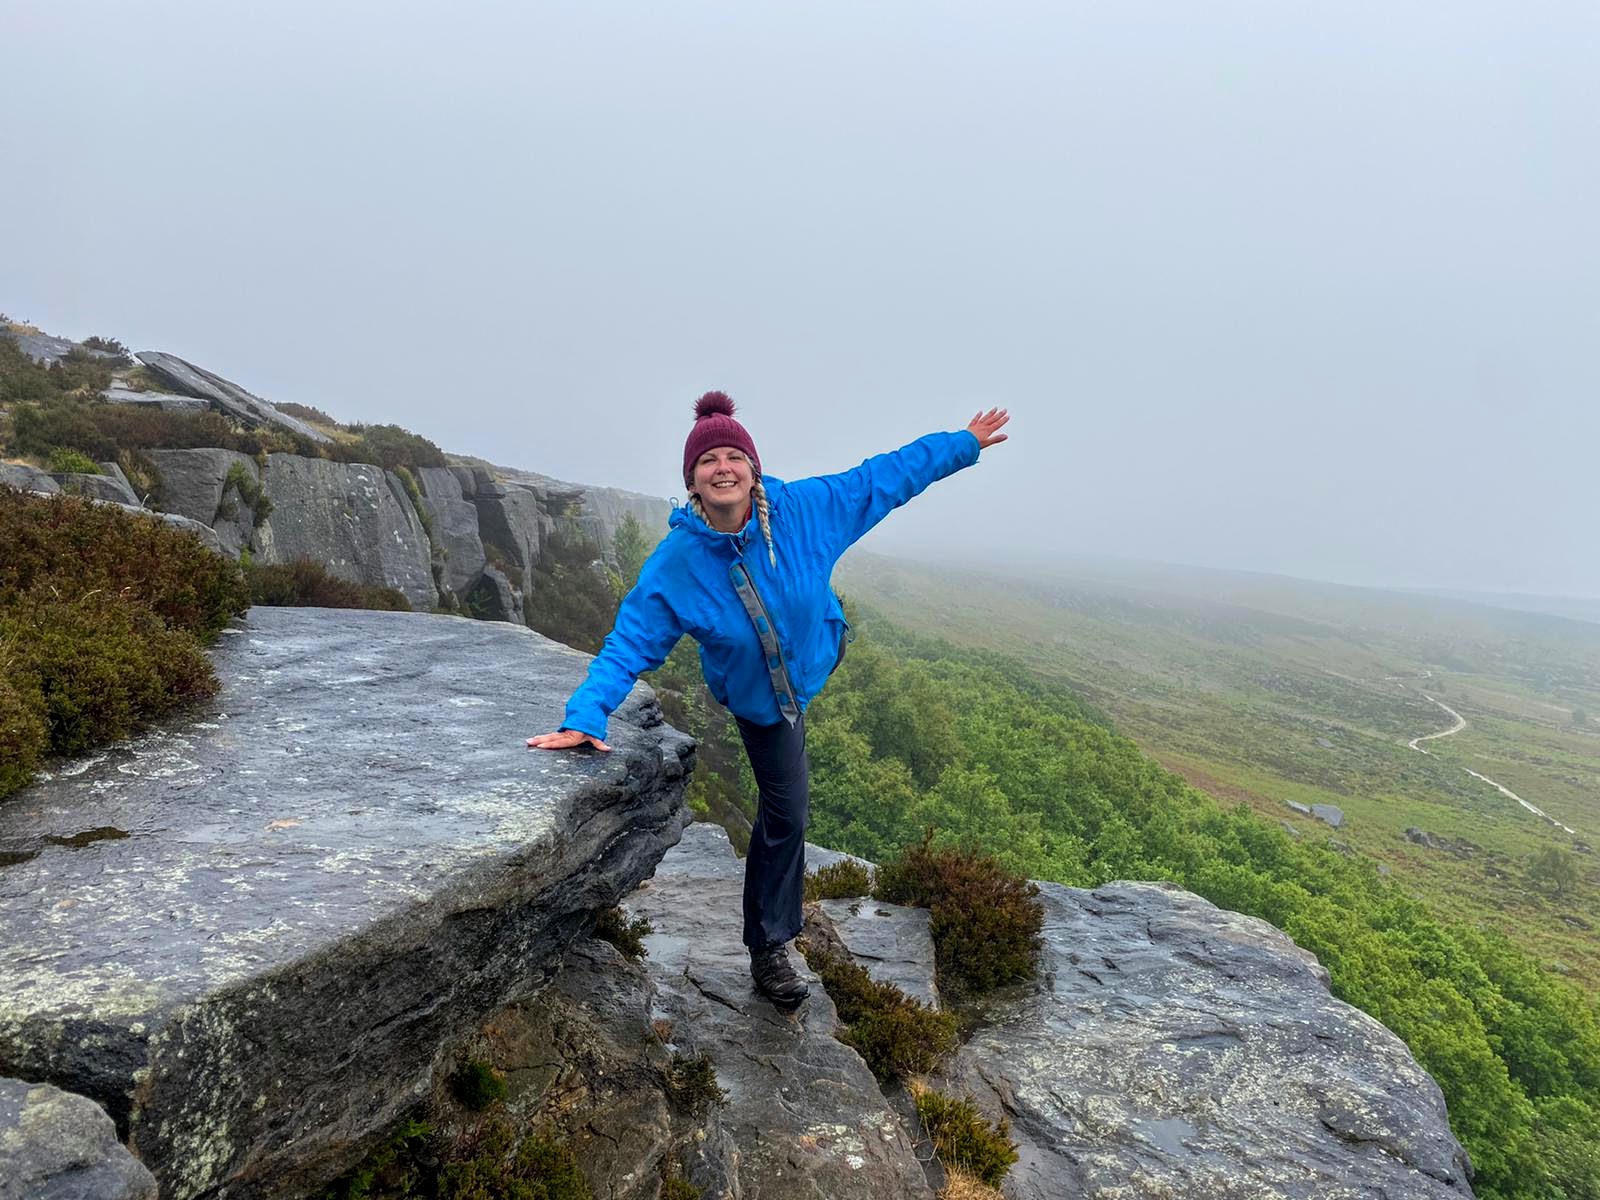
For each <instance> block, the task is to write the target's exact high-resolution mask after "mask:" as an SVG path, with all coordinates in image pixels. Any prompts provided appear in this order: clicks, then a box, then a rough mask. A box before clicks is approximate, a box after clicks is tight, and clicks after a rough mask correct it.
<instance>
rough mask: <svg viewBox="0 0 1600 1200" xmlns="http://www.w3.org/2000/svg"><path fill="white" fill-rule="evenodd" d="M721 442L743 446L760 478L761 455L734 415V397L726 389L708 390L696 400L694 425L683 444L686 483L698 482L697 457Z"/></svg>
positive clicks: (726, 444) (725, 444)
mask: <svg viewBox="0 0 1600 1200" xmlns="http://www.w3.org/2000/svg"><path fill="white" fill-rule="evenodd" d="M717 446H733V447H734V448H735V449H738V450H743V451H744V452H745V456H746V457H747V458H749V460H750V464H751V466H753V467H754V468H755V472H756V478H758V479H759V478H760V477H761V456H760V455H759V454H757V453H756V444H755V443H754V442H753V441H751V440H750V435H749V434H748V433H746V432H745V428H744V426H743V425H741V424H739V422H737V421H735V420H734V419H733V401H732V400H731V399H729V398H728V395H727V393H726V392H707V393H706V394H705V395H704V396H701V397H700V399H698V400H696V401H695V402H694V428H693V429H691V430H689V440H688V441H686V442H684V444H683V486H684V487H686V488H692V487H693V486H694V464H695V460H696V459H698V458H699V457H700V456H701V455H702V454H704V453H705V452H706V451H707V450H711V449H714V448H715V447H717Z"/></svg>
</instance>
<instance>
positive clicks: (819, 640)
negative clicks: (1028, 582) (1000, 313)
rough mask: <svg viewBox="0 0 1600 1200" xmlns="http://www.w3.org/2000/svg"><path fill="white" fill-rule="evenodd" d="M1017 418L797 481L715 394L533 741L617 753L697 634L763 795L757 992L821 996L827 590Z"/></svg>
mask: <svg viewBox="0 0 1600 1200" xmlns="http://www.w3.org/2000/svg"><path fill="white" fill-rule="evenodd" d="M1008 419H1009V418H1008V417H1007V415H1006V412H1005V410H1004V409H993V408H991V409H990V410H989V411H988V412H987V413H979V414H978V415H977V416H975V417H973V418H972V420H971V422H970V423H968V425H967V427H966V429H965V430H962V431H960V432H957V433H931V434H928V435H927V436H926V437H922V438H919V439H917V440H916V441H914V442H912V443H911V444H910V445H908V446H904V447H902V448H901V449H899V450H896V451H894V452H893V453H890V454H880V455H878V456H877V457H875V458H869V459H867V461H866V462H864V463H862V464H861V465H860V466H859V467H856V468H855V469H854V470H852V471H845V472H842V473H840V474H838V475H822V476H818V477H817V478H814V479H801V480H798V481H796V482H793V483H784V482H783V481H782V480H779V479H776V478H773V477H772V476H768V475H764V474H763V473H762V470H761V457H760V456H759V455H758V454H757V453H756V447H755V443H754V442H753V441H752V440H751V438H750V435H749V434H748V433H747V432H745V428H744V426H743V425H741V424H740V423H739V422H738V421H736V420H734V418H733V401H732V400H730V399H729V398H728V397H727V396H725V395H724V394H723V393H721V392H707V393H706V394H705V395H704V396H702V397H700V400H699V402H698V403H696V405H695V423H694V427H693V428H692V429H691V430H690V432H689V438H688V441H687V442H686V443H685V444H684V447H683V482H684V486H685V487H686V488H687V489H688V491H689V503H688V505H687V507H685V508H674V509H673V512H672V516H671V517H670V518H669V520H668V524H669V526H670V529H671V531H670V532H669V533H668V534H667V536H666V537H665V538H664V539H663V540H662V542H661V544H660V545H659V546H657V547H656V549H655V551H654V553H652V554H651V555H650V558H649V559H648V560H647V561H646V562H645V564H644V567H643V569H642V570H641V571H640V572H639V582H638V583H637V584H636V585H635V586H634V588H633V590H632V591H630V592H629V593H628V594H627V596H626V597H625V598H624V599H623V601H622V606H621V608H620V609H619V610H618V611H617V619H616V623H615V625H614V626H613V627H612V630H611V633H610V634H609V635H607V637H606V640H605V645H604V646H602V647H601V649H600V653H599V654H598V655H596V656H595V659H594V661H593V662H592V663H591V664H590V665H589V674H588V677H587V678H586V679H585V680H584V682H583V683H582V685H580V686H579V688H578V690H577V691H576V692H574V693H573V694H572V698H571V699H570V700H569V701H568V702H567V711H566V717H565V719H564V720H563V722H562V725H561V730H560V732H557V733H545V734H540V735H538V736H537V737H531V738H529V739H528V745H529V746H530V747H533V748H536V749H541V750H559V749H563V748H566V747H569V746H578V745H583V744H587V745H591V746H594V747H596V748H597V749H600V750H610V749H611V747H610V746H608V745H606V743H605V736H606V719H607V717H608V716H609V715H610V713H611V711H612V710H613V709H615V708H616V707H617V705H619V704H621V703H622V701H623V699H624V698H625V697H626V696H627V694H628V692H629V690H630V689H631V688H632V687H633V683H634V680H636V679H637V678H638V677H639V675H640V674H641V673H643V672H645V671H651V670H654V669H655V668H656V667H659V666H660V665H661V664H662V662H663V661H665V659H666V657H667V655H668V653H669V652H670V651H671V650H672V647H673V646H674V645H676V644H677V641H678V638H679V637H681V636H682V635H683V634H685V633H687V634H688V635H689V636H690V637H692V638H694V640H695V641H697V642H698V643H700V665H701V669H702V671H703V672H704V674H705V680H706V686H707V687H708V688H709V689H710V690H711V694H712V695H713V696H715V697H716V699H717V702H718V703H720V704H724V705H726V706H727V707H728V708H729V709H730V710H731V711H732V712H733V715H734V717H735V719H736V720H737V722H738V725H739V735H740V737H741V738H743V740H744V747H745V752H746V753H747V754H748V755H749V757H750V766H751V768H752V769H753V771H754V772H755V777H756V784H757V788H758V790H759V793H760V801H759V806H758V808H757V814H756V822H755V828H754V829H753V830H752V832H751V834H750V851H749V854H748V855H747V856H746V858H745V876H744V943H745V945H746V946H747V947H749V949H750V974H751V976H752V978H754V980H755V983H756V986H757V987H758V988H760V989H761V991H762V992H763V993H764V994H765V995H766V996H767V997H769V998H770V999H771V1000H772V1001H773V1002H774V1003H775V1004H778V1005H779V1006H781V1007H785V1008H792V1007H794V1006H797V1005H798V1004H799V1003H800V1002H801V1001H802V1000H804V999H805V998H806V996H807V994H808V989H807V987H806V985H805V982H804V981H803V980H802V979H800V977H799V976H798V975H796V974H795V971H794V969H793V967H792V966H791V965H790V962H789V956H788V943H789V940H790V939H791V938H793V937H794V936H795V935H796V934H798V933H799V932H800V926H801V915H800V903H801V896H802V893H803V891H804V884H805V828H806V824H807V817H808V811H807V802H808V791H807V781H808V775H807V772H808V765H807V762H806V752H805V737H806V729H805V715H804V714H805V709H806V706H807V705H808V704H809V703H810V701H811V699H812V697H814V696H815V695H816V694H817V693H818V692H820V691H821V690H822V685H823V684H824V683H825V682H826V681H827V678H828V676H829V675H830V674H832V672H833V670H834V668H835V667H837V666H838V665H839V661H840V660H841V659H842V658H843V657H844V643H845V635H846V633H847V632H848V626H847V625H846V623H845V619H844V610H843V609H842V608H841V607H840V606H839V599H838V597H837V596H835V595H834V593H833V590H832V588H831V587H829V579H830V578H831V576H832V574H833V567H834V564H835V563H836V562H837V561H838V560H839V557H840V556H841V555H842V554H843V553H844V552H845V551H846V550H847V549H849V547H850V546H851V545H852V544H853V543H854V542H855V541H856V540H857V539H859V538H860V537H861V536H862V535H863V534H864V533H866V532H867V530H869V529H871V528H872V527H873V526H874V525H876V524H877V523H878V522H879V521H881V520H882V519H883V518H884V517H885V516H887V515H888V514H889V512H890V511H891V510H893V509H895V508H898V507H899V506H900V505H902V504H904V503H905V502H906V501H907V500H909V499H911V497H913V496H915V495H917V494H918V493H919V492H921V491H922V490H923V489H924V488H925V487H927V486H928V485H929V484H930V483H932V482H933V481H934V480H936V479H943V478H944V477H945V476H946V475H951V474H953V473H955V472H956V471H958V470H960V469H961V468H962V467H968V466H971V465H972V464H973V463H975V462H977V461H978V452H979V451H980V450H981V449H983V448H984V447H986V446H992V445H995V444H996V443H998V442H1003V441H1005V439H1006V435H1005V434H1003V433H1001V432H1000V427H1001V426H1002V425H1004V424H1005V423H1006V421H1007V420H1008Z"/></svg>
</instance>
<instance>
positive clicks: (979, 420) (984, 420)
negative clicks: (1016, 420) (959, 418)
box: [967, 408, 1011, 450]
mask: <svg viewBox="0 0 1600 1200" xmlns="http://www.w3.org/2000/svg"><path fill="white" fill-rule="evenodd" d="M1009 420H1011V416H1010V414H1009V413H1007V412H1006V410H1005V409H1003V408H991V409H990V410H989V411H988V412H980V413H978V414H977V415H975V416H974V417H973V418H972V420H970V421H968V422H967V432H968V433H970V434H971V435H972V436H973V437H975V438H977V439H978V449H979V450H987V449H988V448H989V447H990V446H992V445H994V444H995V443H996V442H1003V441H1005V440H1006V435H1005V434H1003V433H1001V432H999V430H1000V426H1002V425H1004V424H1005V423H1006V422H1007V421H1009Z"/></svg>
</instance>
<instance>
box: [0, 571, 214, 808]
mask: <svg viewBox="0 0 1600 1200" xmlns="http://www.w3.org/2000/svg"><path fill="white" fill-rule="evenodd" d="M0 644H5V645H8V646H10V647H11V656H12V657H13V659H14V663H15V666H14V668H13V669H14V670H15V671H16V673H17V674H18V675H19V676H20V677H24V678H31V679H32V681H33V683H34V688H35V689H36V695H37V697H38V699H37V701H35V702H36V703H38V704H39V705H40V707H39V708H38V710H36V711H37V714H38V716H40V717H42V719H43V721H44V722H45V724H46V726H47V727H48V731H49V745H50V750H51V751H53V752H54V753H56V754H65V755H70V754H81V753H83V752H84V751H85V750H88V749H90V748H92V747H94V746H96V745H99V744H101V743H103V742H108V741H114V740H116V739H118V738H123V737H127V736H128V734H130V733H132V732H133V731H134V730H135V729H136V728H138V727H139V726H140V725H142V724H144V723H145V722H146V721H149V720H150V719H151V718H153V717H156V716H159V715H160V714H161V713H163V712H165V711H167V710H168V709H170V708H172V707H174V706H176V705H178V704H180V703H183V702H184V701H187V700H192V699H196V698H199V697H203V696H210V695H214V694H215V692H216V690H217V681H216V676H215V675H214V674H213V673H212V671H211V663H210V661H209V660H208V659H207V658H206V656H205V653H204V652H203V651H202V650H201V648H200V643H199V642H198V641H197V640H196V639H195V638H194V636H193V635H192V634H190V633H188V632H186V631H184V630H182V629H172V628H169V627H168V626H167V625H166V624H165V622H163V621H162V620H161V618H160V617H159V616H157V615H156V614H155V612H153V611H152V610H151V609H149V608H147V607H145V606H144V605H142V604H139V603H136V602H135V601H133V600H132V599H129V598H127V597H125V596H121V595H118V594H116V593H114V592H109V591H101V590H95V591H90V592H87V593H85V594H84V595H82V596H80V597H78V598H77V599H74V600H66V599H60V598H57V596H56V595H55V589H54V588H53V587H50V586H48V585H47V586H43V587H40V588H38V589H36V590H35V591H33V592H30V593H28V594H26V595H24V596H22V597H20V598H19V599H18V600H16V601H14V602H13V603H10V604H8V605H6V606H5V607H4V608H3V609H0ZM24 689H25V690H24V691H23V692H22V695H23V696H24V698H25V699H27V700H32V699H33V694H30V693H33V689H28V688H27V685H26V684H25V685H24ZM22 782H26V779H25V778H24V779H21V780H19V781H18V783H17V786H20V785H21V783H22Z"/></svg>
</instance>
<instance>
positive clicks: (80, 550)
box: [0, 489, 247, 795]
mask: <svg viewBox="0 0 1600 1200" xmlns="http://www.w3.org/2000/svg"><path fill="white" fill-rule="evenodd" d="M0 546H4V547H5V548H6V552H5V554H4V555H3V556H0V763H3V764H4V765H3V766H0V795H5V794H6V793H8V792H11V791H15V790H16V789H17V788H19V787H21V786H22V785H23V784H25V783H26V782H27V781H28V780H29V779H30V778H31V777H32V773H33V770H34V768H35V767H36V766H37V765H38V763H39V762H40V760H41V759H42V758H43V757H44V755H45V754H47V753H53V754H80V753H82V752H83V751H85V750H88V749H91V748H92V747H94V746H98V745H103V744H105V743H106V742H110V741H115V740H117V739H119V738H124V737H127V736H128V735H129V734H130V733H132V732H134V731H135V730H137V729H139V728H140V727H142V726H143V725H145V724H147V723H148V722H150V721H151V720H154V719H155V718H156V717H158V716H161V715H162V714H164V713H166V712H168V711H170V710H172V709H173V708H175V707H177V706H178V705H181V704H183V703H186V702H187V701H190V700H194V699H197V698H201V697H205V696H209V695H212V694H214V693H215V692H216V689H217V681H216V677H215V675H213V674H212V671H211V664H210V662H209V661H208V660H207V659H206V657H205V654H204V653H203V651H202V649H201V646H202V644H203V643H206V642H209V641H211V640H212V639H213V638H214V637H215V636H216V635H217V634H218V633H219V632H220V631H221V630H222V628H223V627H224V626H225V625H226V624H227V622H228V621H229V619H230V618H232V617H233V616H235V615H237V614H239V613H242V612H243V611H244V610H245V608H246V607H247V600H246V595H247V593H246V591H245V587H244V581H243V578H242V577H241V575H240V573H239V569H238V567H237V566H236V565H235V564H233V563H231V562H227V561H226V560H224V559H222V558H220V557H218V556H217V555H215V554H212V553H211V552H210V551H209V550H207V549H206V548H205V546H204V545H203V544H202V543H201V542H200V540H199V539H198V538H196V537H195V536H194V535H193V534H189V533H185V532H183V531H181V530H177V529H173V528H172V527H170V526H168V525H166V524H164V523H162V522H160V521H156V520H153V519H150V518H147V517H141V516H138V515H136V514H133V513H128V512H124V511H123V510H122V509H120V508H117V507H115V506H113V505H97V504H91V503H90V502H88V501H87V500H84V499H82V498H79V497H75V496H52V497H35V496H27V495H24V494H22V493H20V492H15V491H10V490H3V489H0Z"/></svg>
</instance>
